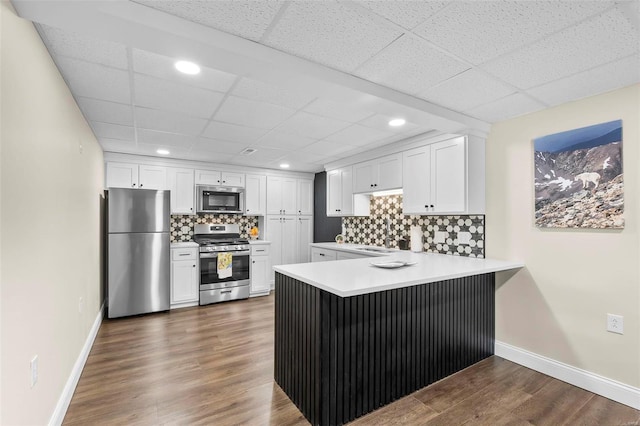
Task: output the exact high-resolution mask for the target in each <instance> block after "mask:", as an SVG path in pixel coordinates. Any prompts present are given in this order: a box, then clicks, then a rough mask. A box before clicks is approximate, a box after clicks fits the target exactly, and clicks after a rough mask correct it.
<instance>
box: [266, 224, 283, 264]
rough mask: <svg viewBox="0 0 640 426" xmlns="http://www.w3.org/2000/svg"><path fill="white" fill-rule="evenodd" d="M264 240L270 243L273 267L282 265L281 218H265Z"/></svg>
mask: <svg viewBox="0 0 640 426" xmlns="http://www.w3.org/2000/svg"><path fill="white" fill-rule="evenodd" d="M264 239H265V240H268V241H271V262H272V263H273V265H282V217H279V216H278V217H273V216H270V217H268V218H267V230H266V232H265V236H264Z"/></svg>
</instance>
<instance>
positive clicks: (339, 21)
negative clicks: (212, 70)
mask: <svg viewBox="0 0 640 426" xmlns="http://www.w3.org/2000/svg"><path fill="white" fill-rule="evenodd" d="M401 34H402V33H401V32H400V31H399V30H397V29H395V28H393V27H392V26H391V25H389V26H382V25H380V23H379V22H377V21H375V20H373V19H372V18H371V17H370V16H368V13H367V12H366V11H361V10H356V9H354V8H350V7H347V6H344V5H341V4H339V3H337V2H335V1H328V0H325V1H301V2H291V3H290V4H289V6H288V7H287V9H286V10H285V12H284V13H283V14H282V16H281V17H280V19H279V21H278V22H277V24H276V25H275V26H274V28H273V30H272V31H271V33H270V34H269V35H268V36H267V38H266V39H265V40H264V43H265V44H266V45H268V46H271V47H275V48H276V49H279V50H282V51H284V52H288V53H292V54H294V55H297V56H301V57H303V58H306V59H309V60H311V61H314V62H318V63H320V64H323V65H327V66H329V67H331V68H336V69H339V70H342V71H352V70H354V69H355V68H356V67H357V66H358V65H360V64H361V63H363V62H364V61H366V60H367V59H369V58H371V57H372V56H373V55H375V54H376V53H377V52H379V51H380V50H381V49H383V48H384V47H385V46H386V45H388V44H389V43H391V42H392V41H393V40H395V39H396V38H397V37H399V36H400V35H401Z"/></svg>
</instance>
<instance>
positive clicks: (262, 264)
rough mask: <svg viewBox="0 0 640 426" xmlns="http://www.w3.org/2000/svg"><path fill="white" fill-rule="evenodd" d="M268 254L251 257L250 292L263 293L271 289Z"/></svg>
mask: <svg viewBox="0 0 640 426" xmlns="http://www.w3.org/2000/svg"><path fill="white" fill-rule="evenodd" d="M270 263H271V262H269V256H252V257H251V293H264V292H268V291H269V290H271V283H270V281H269V269H270V268H271V266H270Z"/></svg>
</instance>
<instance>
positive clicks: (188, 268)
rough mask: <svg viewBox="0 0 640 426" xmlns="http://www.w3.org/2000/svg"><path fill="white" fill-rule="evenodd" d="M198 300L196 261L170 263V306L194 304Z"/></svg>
mask: <svg viewBox="0 0 640 426" xmlns="http://www.w3.org/2000/svg"><path fill="white" fill-rule="evenodd" d="M198 298H199V294H198V265H197V263H196V261H195V260H192V261H186V262H185V261H181V262H171V304H176V303H185V302H194V301H197V300H198Z"/></svg>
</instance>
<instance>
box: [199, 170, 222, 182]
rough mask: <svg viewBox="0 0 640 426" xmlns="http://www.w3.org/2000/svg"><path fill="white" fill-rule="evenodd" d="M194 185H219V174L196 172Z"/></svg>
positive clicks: (210, 171)
mask: <svg viewBox="0 0 640 426" xmlns="http://www.w3.org/2000/svg"><path fill="white" fill-rule="evenodd" d="M195 180H196V185H220V172H217V171H215V170H196V179H195Z"/></svg>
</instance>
